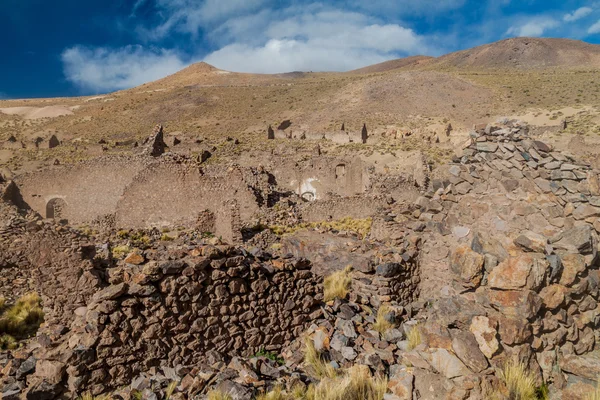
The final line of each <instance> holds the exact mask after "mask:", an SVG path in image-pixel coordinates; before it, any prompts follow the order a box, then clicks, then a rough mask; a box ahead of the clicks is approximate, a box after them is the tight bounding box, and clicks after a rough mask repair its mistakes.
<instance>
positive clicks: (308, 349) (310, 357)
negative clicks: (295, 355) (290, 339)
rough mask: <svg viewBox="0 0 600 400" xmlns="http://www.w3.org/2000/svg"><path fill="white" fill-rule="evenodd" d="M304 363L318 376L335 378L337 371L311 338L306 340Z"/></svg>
mask: <svg viewBox="0 0 600 400" xmlns="http://www.w3.org/2000/svg"><path fill="white" fill-rule="evenodd" d="M304 363H305V364H306V366H307V367H308V369H309V370H310V371H311V373H312V374H313V375H314V376H315V377H316V378H321V379H322V378H334V377H335V376H337V371H336V370H335V368H333V366H332V365H331V364H330V363H328V362H327V361H326V360H324V359H323V356H322V354H321V353H319V352H318V351H317V349H316V348H315V345H314V344H313V342H312V340H311V339H310V338H306V339H305V341H304Z"/></svg>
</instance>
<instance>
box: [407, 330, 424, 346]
mask: <svg viewBox="0 0 600 400" xmlns="http://www.w3.org/2000/svg"><path fill="white" fill-rule="evenodd" d="M406 337H407V339H408V350H412V349H414V348H415V347H417V346H418V345H420V344H421V343H423V336H422V335H421V327H420V326H419V325H415V326H413V327H412V328H411V329H410V330H409V331H408V333H407V334H406Z"/></svg>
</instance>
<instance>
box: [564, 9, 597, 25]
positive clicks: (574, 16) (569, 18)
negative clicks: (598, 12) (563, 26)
mask: <svg viewBox="0 0 600 400" xmlns="http://www.w3.org/2000/svg"><path fill="white" fill-rule="evenodd" d="M592 11H594V10H593V9H592V8H591V7H580V8H578V9H577V10H575V11H573V12H572V13H569V14H565V16H564V17H563V21H566V22H573V21H577V20H579V19H581V18H585V17H587V16H588V15H590V14H591V13H592Z"/></svg>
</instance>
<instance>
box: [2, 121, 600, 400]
mask: <svg viewBox="0 0 600 400" xmlns="http://www.w3.org/2000/svg"><path fill="white" fill-rule="evenodd" d="M163 157H165V156H162V157H158V160H155V161H151V162H149V161H147V160H146V161H142V160H140V161H139V164H138V166H137V167H136V168H139V170H138V171H132V172H131V175H132V176H138V174H139V179H134V181H133V182H134V183H133V184H132V183H130V182H127V183H125V184H124V186H131V185H133V186H136V185H139V189H136V190H139V195H138V194H136V195H134V196H133V198H136V197H139V196H141V193H144V191H147V190H148V189H147V188H144V187H145V185H149V186H151V187H153V186H156V183H155V180H154V179H158V177H160V176H163V175H165V176H166V180H168V181H174V180H179V181H180V182H182V187H183V186H188V185H191V183H190V182H193V181H194V180H196V179H208V181H210V180H211V179H212V178H213V177H217V176H218V173H223V171H218V170H214V171H209V170H208V169H207V170H206V171H203V173H202V174H199V175H197V176H194V175H193V174H194V172H193V171H194V168H196V167H194V166H193V164H190V163H189V162H188V161H189V160H186V159H172V160H170V161H168V160H167V159H166V158H165V159H162V158H163ZM178 162H179V163H178ZM323 162H324V163H325V165H329V167H331V165H332V164H330V163H328V162H326V161H323ZM175 165H180V167H176V166H175ZM335 165H337V164H335ZM335 165H334V166H335ZM78 168H83V167H82V166H80V167H78ZM311 168H317V169H318V163H315V164H313V166H312V167H311ZM196 170H197V169H196ZM357 170H358V171H361V170H362V169H361V168H358V169H357ZM140 171H141V172H140ZM310 171H311V172H312V170H310ZM333 171H334V172H333V173H332V174H333V179H335V176H336V175H337V176H340V175H342V174H341V172H340V170H337V171H336V168H333ZM347 171H348V170H346V174H347V173H348V172H347ZM170 173H172V174H173V175H169V174H170ZM213 174H214V175H213ZM230 174H231V175H230ZM275 175H276V176H277V174H275ZM221 176H226V177H228V179H230V177H232V176H237V177H238V179H239V182H240V183H239V185H237V186H236V187H237V188H238V190H239V188H240V187H244V185H246V186H245V187H246V188H250V192H251V193H249V196H254V197H252V198H253V199H256V200H253V201H256V205H257V206H256V208H255V209H254V210H250V209H248V210H246V211H244V210H243V207H242V206H241V205H240V204H237V205H236V204H235V202H232V201H229V200H233V197H235V199H236V200H238V199H239V197H237V194H239V193H240V192H237V194H236V196H233V195H232V196H231V197H232V198H230V199H223V200H227V201H229V202H226V206H225V207H224V208H223V210H227V209H229V210H233V211H234V212H233V214H239V217H235V218H233V219H236V220H238V219H239V221H240V225H242V224H243V221H247V222H249V221H251V220H252V219H253V218H254V215H256V213H258V214H261V213H262V216H263V217H264V221H266V222H270V223H277V224H281V225H285V224H286V223H287V222H286V221H289V223H288V225H287V226H288V227H293V226H294V225H293V224H296V223H298V221H302V220H304V219H306V220H312V221H315V222H317V220H319V216H320V215H327V214H329V213H331V214H332V217H333V215H334V212H333V211H332V210H333V209H335V208H336V207H335V206H336V204H337V205H341V207H348V208H349V209H350V208H353V209H355V210H356V215H357V217H368V218H370V219H371V226H370V231H369V232H368V233H367V234H364V235H363V236H361V235H359V234H357V233H354V232H353V231H351V230H344V229H343V228H341V229H327V228H326V225H323V226H320V225H316V227H313V228H310V227H309V228H308V229H306V230H302V231H298V232H292V233H290V234H288V235H285V236H283V237H280V238H274V237H273V233H272V232H270V231H269V230H268V229H266V230H265V229H263V230H260V229H258V231H260V232H258V231H256V232H254V233H253V234H252V235H249V236H244V235H240V236H238V237H237V239H236V240H235V242H237V244H235V245H231V244H224V243H223V242H222V241H220V240H218V239H217V238H214V237H213V238H211V237H204V236H203V235H202V232H201V231H203V230H205V229H209V228H210V227H214V226H215V225H220V224H221V223H220V222H219V218H218V212H219V210H217V211H216V212H214V211H213V210H211V209H210V207H208V208H207V207H205V206H204V204H203V203H201V202H200V203H197V204H194V206H193V208H195V212H194V213H191V214H189V216H190V221H193V224H197V225H198V226H201V228H200V230H193V229H192V230H188V231H185V232H182V233H181V235H180V236H179V237H178V238H176V239H174V240H172V241H165V240H162V239H161V231H160V230H158V229H156V228H154V229H152V228H150V227H145V228H140V229H141V231H140V232H143V233H144V235H146V236H145V238H146V239H144V240H140V239H134V238H131V237H130V238H124V237H121V236H119V235H117V234H116V233H115V232H114V231H111V230H110V229H109V230H108V231H107V232H102V233H83V232H81V231H80V230H78V229H76V228H74V227H72V226H70V225H68V224H66V223H65V221H64V220H63V221H61V220H60V217H63V216H68V215H69V214H68V211H67V209H68V207H69V206H70V204H69V201H68V200H69V198H66V200H64V201H65V203H66V205H65V204H63V203H61V202H60V201H59V200H60V198H59V197H53V199H56V200H52V202H51V203H50V209H49V210H50V213H48V208H47V207H48V203H43V202H40V203H39V204H40V207H41V205H42V204H43V207H44V208H43V209H42V212H41V213H40V211H38V210H37V209H36V208H35V207H37V206H31V207H27V206H26V205H27V202H28V201H30V200H31V199H32V198H36V197H31V196H30V195H29V193H30V192H29V189H27V185H26V184H25V185H24V184H23V183H25V182H27V179H19V178H18V177H17V178H15V181H14V182H13V181H12V180H8V179H4V180H3V181H2V182H1V183H0V187H1V190H2V191H1V193H2V199H3V201H2V202H0V216H1V220H0V221H1V224H2V225H0V282H2V289H1V290H2V295H3V296H5V297H6V298H8V299H9V300H12V299H15V298H16V297H18V296H19V295H20V294H22V293H26V292H28V291H30V290H35V291H37V292H39V293H40V294H41V295H42V299H43V305H44V311H45V314H46V317H45V319H46V322H45V324H44V326H43V327H42V328H41V329H40V331H39V332H38V334H37V336H36V337H35V338H32V339H31V340H30V341H29V343H28V345H27V346H26V347H24V348H22V349H18V350H14V351H8V352H3V353H0V382H2V384H3V385H4V388H3V389H2V392H3V398H5V397H6V398H7V399H17V398H27V399H41V398H43V399H52V398H59V397H60V396H67V397H69V396H72V397H76V396H79V395H81V394H83V393H85V392H90V393H92V394H94V395H99V394H102V393H107V392H109V391H114V390H117V391H119V390H122V389H120V388H122V387H123V386H127V387H128V388H130V389H135V390H139V391H140V392H141V393H142V396H143V397H144V398H157V397H158V396H162V397H164V395H165V394H164V393H165V392H164V391H165V388H166V386H167V385H168V383H169V382H171V381H177V382H178V386H177V394H178V395H181V396H183V397H182V398H203V396H205V395H206V393H207V392H208V391H209V390H210V389H212V388H217V389H219V390H222V391H225V392H228V393H230V394H231V395H232V398H235V399H251V398H253V396H255V395H256V394H258V393H259V392H260V390H261V389H262V388H264V387H269V386H272V385H275V384H280V385H283V386H284V387H288V388H291V387H292V383H293V382H296V383H297V382H298V381H303V382H306V383H308V381H309V379H308V377H307V376H306V374H305V370H304V369H303V368H304V366H303V363H302V351H301V348H302V346H303V342H304V340H305V338H306V337H308V340H311V341H312V342H313V344H314V346H315V347H316V348H317V349H318V350H319V351H320V352H321V353H322V354H323V355H324V357H326V359H327V360H328V361H330V362H331V365H333V366H335V367H337V368H345V367H349V366H351V365H355V364H359V365H363V366H365V367H366V368H368V369H369V370H371V371H372V372H373V373H381V374H384V375H385V376H387V377H388V378H389V381H388V394H387V395H386V399H388V398H389V399H439V398H447V399H484V398H488V397H489V396H490V395H491V394H494V393H495V394H496V395H498V396H500V398H508V397H507V396H508V395H507V393H506V391H503V390H505V389H506V388H505V387H504V386H503V382H502V379H501V374H500V371H501V370H502V368H503V366H505V365H506V364H507V363H508V362H516V363H520V364H522V365H525V366H526V367H527V371H530V372H531V374H532V376H533V378H534V380H535V383H536V385H537V386H541V385H542V383H544V384H546V385H548V388H549V390H550V393H551V396H555V397H554V398H563V399H584V398H586V396H587V394H589V393H591V392H593V391H594V390H595V385H596V379H597V377H598V376H599V375H600V357H598V356H597V341H598V338H597V334H596V332H597V329H598V326H599V324H600V317H599V311H598V310H599V309H600V308H599V307H598V300H599V297H600V286H599V283H600V269H599V264H598V232H599V231H600V180H599V177H598V171H595V170H593V169H592V168H591V167H590V166H589V165H587V164H585V163H581V162H578V161H577V160H576V159H575V158H573V157H571V156H569V155H567V154H562V153H560V152H558V151H555V150H554V149H553V148H552V147H551V146H549V145H547V144H545V143H543V142H541V141H538V140H536V139H535V138H532V137H530V136H529V133H528V128H527V127H526V126H524V125H522V124H519V123H516V122H513V121H508V122H507V123H506V124H505V125H504V126H495V125H488V126H486V127H480V128H479V129H477V130H475V131H473V132H472V134H471V136H470V138H469V140H468V142H466V143H465V145H464V149H463V155H462V156H461V157H456V158H455V159H454V160H453V162H452V163H451V164H450V165H449V166H448V167H447V168H444V169H443V170H440V171H436V172H435V174H432V173H431V171H429V172H427V174H426V184H424V185H422V186H421V187H420V189H421V190H420V195H418V194H417V195H416V196H415V197H414V198H410V199H408V198H397V199H394V198H393V196H392V198H389V199H387V198H386V197H385V196H378V194H379V193H375V192H373V191H374V190H383V188H384V187H387V188H391V187H394V186H393V185H388V182H387V181H386V182H384V183H382V184H381V185H380V186H378V185H377V180H376V179H374V178H375V177H374V176H369V182H368V183H369V184H368V185H365V187H364V188H363V189H362V191H361V192H360V193H359V194H358V195H352V193H350V192H348V193H342V194H343V195H344V196H340V195H334V194H330V195H328V196H327V198H326V199H322V200H316V201H313V202H305V201H303V200H301V197H300V195H299V194H291V195H288V196H287V197H286V196H283V197H282V193H283V192H282V191H279V190H278V187H277V185H275V184H273V180H272V179H271V178H269V177H266V180H265V181H263V180H262V179H263V178H262V175H261V172H259V171H253V172H248V171H245V170H244V169H243V168H241V169H236V170H235V169H234V170H230V171H225V175H221ZM202 177H205V178H202ZM279 178H280V179H282V180H283V181H287V180H286V179H284V178H283V175H279ZM28 179H29V178H28ZM373 180H374V181H375V182H373ZM291 181H293V179H292V180H291ZM216 182H218V180H216ZM260 182H266V183H269V182H271V186H269V185H267V184H264V185H263V184H261V183H260ZM399 182H401V180H400V181H399ZM19 184H21V185H19ZM398 185H400V186H399V188H400V187H401V185H402V184H401V183H398ZM257 189H259V190H257ZM131 190H133V189H131ZM194 190H195V191H197V190H199V189H197V188H196V189H194ZM211 190H213V189H211ZM215 190H217V189H215ZM399 190H400V189H399ZM352 191H353V189H351V192H352ZM121 193H122V192H121ZM135 193H138V192H135ZM231 193H235V192H231ZM340 193H341V192H340ZM416 193H419V191H418V190H417V192H416ZM382 194H383V193H382ZM19 195H20V196H22V197H23V202H22V201H21V200H19ZM361 195H362V196H366V197H363V198H362V199H361ZM221 196H222V195H221ZM294 196H296V197H294ZM337 196H339V197H337ZM368 196H372V197H368ZM248 198H250V197H248ZM269 199H270V200H269ZM157 201H158V199H157V198H150V200H149V201H148V203H147V204H153V203H156V202H157ZM172 201H173V199H168V200H167V202H166V203H165V204H164V205H158V208H157V209H164V210H166V209H168V207H169V206H170V205H171V203H172ZM119 202H120V200H117V201H116V204H121V205H122V207H121V209H122V210H124V211H123V212H124V213H125V210H131V211H132V216H131V218H133V215H134V214H135V213H134V212H133V206H134V204H133V203H119ZM238 202H239V200H238ZM260 202H264V205H265V206H264V207H263V206H261V205H259V203H260ZM274 204H278V207H277V209H275V208H274V207H273V206H274ZM171 207H173V209H174V210H176V211H174V215H175V214H176V215H184V214H185V213H184V212H183V210H180V209H178V208H177V205H176V204H172V205H171ZM369 207H370V212H369ZM140 210H141V211H140V215H146V217H145V218H146V219H148V218H150V217H151V215H155V214H156V211H154V209H153V208H151V207H150V208H143V207H142V208H141V209H140ZM44 212H45V213H46V214H47V215H45V216H48V215H50V214H52V213H53V214H54V215H53V216H54V218H43V217H42V215H41V214H43V213H44ZM244 212H248V216H247V217H246V216H244ZM57 214H58V215H57ZM118 215H120V214H119V213H118V212H117V213H116V216H117V217H118ZM121 215H124V214H121ZM335 218H336V219H337V218H338V215H335ZM332 219H333V218H332ZM253 229H255V230H256V229H257V228H256V227H255V228H253ZM235 230H236V231H237V232H240V231H241V232H244V229H243V228H242V229H238V228H236V229H235ZM135 243H145V244H144V245H143V246H142V245H139V246H135V245H134V244H135ZM274 243H275V244H277V245H278V246H272V244H274ZM126 244H127V250H126V251H125V253H124V254H121V252H122V250H120V249H121V248H122V247H123V246H125V245H126ZM277 248H279V250H277ZM347 265H351V266H353V269H354V271H353V272H352V273H351V279H352V284H351V288H350V291H349V293H348V295H347V296H346V297H345V298H343V299H336V300H334V301H330V302H327V303H325V302H324V301H323V276H326V275H328V274H329V273H331V272H333V271H338V270H341V269H343V268H344V267H345V266H347ZM384 305H385V306H386V307H387V308H386V310H387V313H386V315H385V318H386V320H388V322H389V323H390V324H391V325H392V326H393V327H392V328H390V329H388V330H386V331H384V332H378V331H376V330H375V329H374V324H375V321H376V315H377V313H378V310H380V309H382V307H383V306H384ZM414 330H417V331H418V332H419V337H420V338H421V339H420V340H419V342H418V343H413V342H410V341H409V340H408V336H409V334H411V332H413V331H414ZM261 351H272V352H276V353H277V354H279V355H280V356H281V357H283V359H284V362H285V364H284V365H279V364H278V363H277V362H276V361H274V360H271V359H269V358H267V357H264V356H261V355H259V354H260V352H261ZM121 393H125V392H121ZM153 396H154V397H153ZM502 396H504V397H502Z"/></svg>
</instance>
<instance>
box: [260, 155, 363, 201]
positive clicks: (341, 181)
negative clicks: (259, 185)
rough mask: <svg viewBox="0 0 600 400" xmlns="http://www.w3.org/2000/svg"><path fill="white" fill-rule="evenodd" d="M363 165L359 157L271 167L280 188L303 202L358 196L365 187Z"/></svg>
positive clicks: (324, 158) (299, 162)
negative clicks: (286, 189) (330, 197)
mask: <svg viewBox="0 0 600 400" xmlns="http://www.w3.org/2000/svg"><path fill="white" fill-rule="evenodd" d="M364 169H365V166H364V163H363V161H362V160H360V159H359V158H353V159H345V158H336V157H317V158H314V159H310V160H307V161H298V162H296V161H286V160H282V162H281V163H278V164H277V165H274V166H273V171H272V173H273V175H274V177H275V179H276V181H277V184H278V186H279V187H281V188H289V190H291V191H293V192H294V193H296V194H298V195H299V196H302V197H303V198H304V199H306V200H309V201H311V200H319V199H326V198H327V196H328V194H329V193H331V194H334V195H338V196H353V195H357V194H361V193H363V192H364V190H365V186H366V184H367V179H368V178H367V175H366V172H365V171H364Z"/></svg>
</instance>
